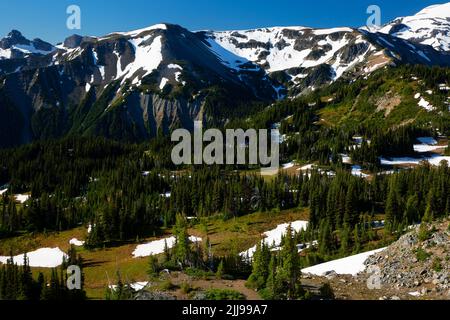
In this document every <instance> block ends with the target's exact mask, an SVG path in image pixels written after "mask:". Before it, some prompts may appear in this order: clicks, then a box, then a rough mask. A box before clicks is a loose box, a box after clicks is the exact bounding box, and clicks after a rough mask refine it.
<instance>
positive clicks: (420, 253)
mask: <svg viewBox="0 0 450 320" xmlns="http://www.w3.org/2000/svg"><path fill="white" fill-rule="evenodd" d="M429 257H431V254H430V253H428V252H426V251H425V250H424V249H422V248H418V249H417V250H416V258H417V260H419V261H420V262H423V261H427V260H428V258H429Z"/></svg>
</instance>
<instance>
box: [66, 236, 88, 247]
mask: <svg viewBox="0 0 450 320" xmlns="http://www.w3.org/2000/svg"><path fill="white" fill-rule="evenodd" d="M69 244H72V245H74V246H75V247H82V246H84V244H85V241H80V240H78V239H76V238H73V239H71V240H70V241H69Z"/></svg>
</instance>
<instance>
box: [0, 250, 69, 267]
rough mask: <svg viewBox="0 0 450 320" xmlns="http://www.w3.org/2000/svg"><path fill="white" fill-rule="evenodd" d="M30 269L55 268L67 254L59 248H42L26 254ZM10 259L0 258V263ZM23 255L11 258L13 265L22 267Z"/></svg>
mask: <svg viewBox="0 0 450 320" xmlns="http://www.w3.org/2000/svg"><path fill="white" fill-rule="evenodd" d="M27 257H28V261H29V265H30V267H35V268H56V267H57V266H60V265H61V264H62V262H63V258H66V259H67V258H68V256H67V254H65V253H64V252H62V251H61V249H59V248H53V249H51V248H42V249H38V250H36V251H33V252H28V253H27ZM10 259H11V257H0V263H4V264H6V263H7V261H8V260H10ZM23 259H24V254H21V255H18V256H15V257H13V260H14V263H15V264H17V265H19V266H22V265H23Z"/></svg>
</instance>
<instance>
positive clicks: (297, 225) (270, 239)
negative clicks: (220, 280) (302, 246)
mask: <svg viewBox="0 0 450 320" xmlns="http://www.w3.org/2000/svg"><path fill="white" fill-rule="evenodd" d="M291 226H292V229H293V230H294V231H295V232H300V231H302V230H306V228H307V227H308V221H301V220H299V221H295V222H292V223H291ZM288 227H289V223H285V224H280V225H279V226H278V227H276V228H275V229H273V230H270V231H267V232H265V233H264V234H263V235H264V236H265V238H264V239H263V240H262V241H264V243H266V244H267V245H269V246H270V247H271V248H272V249H273V248H278V247H279V246H280V244H281V238H282V237H283V236H285V235H286V231H287V228H288ZM256 247H257V246H254V247H253V248H250V249H248V250H247V251H244V252H241V254H240V256H241V257H244V258H247V257H248V258H252V257H253V255H254V253H255V251H256Z"/></svg>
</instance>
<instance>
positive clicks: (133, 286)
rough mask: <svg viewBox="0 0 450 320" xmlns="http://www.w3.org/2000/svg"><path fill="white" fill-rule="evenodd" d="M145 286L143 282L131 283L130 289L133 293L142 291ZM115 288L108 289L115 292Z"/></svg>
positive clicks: (114, 286) (113, 286)
mask: <svg viewBox="0 0 450 320" xmlns="http://www.w3.org/2000/svg"><path fill="white" fill-rule="evenodd" d="M147 285H148V282H145V281H143V282H135V283H131V284H130V287H131V289H133V290H134V291H140V290H142V289H144V288H145V287H146V286H147ZM116 288H117V285H111V286H109V289H111V290H114V291H115V290H116Z"/></svg>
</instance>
